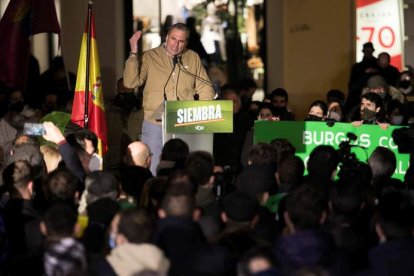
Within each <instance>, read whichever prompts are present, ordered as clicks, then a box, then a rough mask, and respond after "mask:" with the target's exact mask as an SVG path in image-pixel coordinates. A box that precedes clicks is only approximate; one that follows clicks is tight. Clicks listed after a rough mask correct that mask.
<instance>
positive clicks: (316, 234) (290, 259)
mask: <svg viewBox="0 0 414 276" xmlns="http://www.w3.org/2000/svg"><path fill="white" fill-rule="evenodd" d="M275 255H276V262H277V264H278V267H279V268H280V269H281V272H282V273H283V275H291V274H292V273H293V272H295V271H296V270H298V269H299V268H302V267H310V266H315V265H318V266H321V267H323V268H325V269H327V270H328V271H329V272H330V275H349V268H348V266H347V264H346V262H345V261H344V258H342V256H341V255H340V253H339V251H338V250H337V249H336V247H335V243H334V240H333V238H332V236H331V235H329V233H327V232H325V231H323V230H320V229H313V230H301V231H297V232H295V233H294V234H291V235H288V236H282V237H281V238H280V239H279V240H278V241H277V242H276V249H275Z"/></svg>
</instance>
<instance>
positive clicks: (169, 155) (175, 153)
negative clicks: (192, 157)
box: [161, 138, 190, 162]
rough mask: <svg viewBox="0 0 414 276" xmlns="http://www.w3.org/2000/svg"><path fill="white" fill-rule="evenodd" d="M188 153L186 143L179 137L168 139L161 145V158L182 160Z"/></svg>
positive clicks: (188, 149)
mask: <svg viewBox="0 0 414 276" xmlns="http://www.w3.org/2000/svg"><path fill="white" fill-rule="evenodd" d="M189 153H190V148H189V147H188V144H187V143H186V142H185V141H184V140H182V139H180V138H174V139H170V140H168V141H167V142H166V143H165V144H164V146H163V147H162V152H161V160H168V161H175V162H184V160H185V159H186V158H187V156H188V154H189Z"/></svg>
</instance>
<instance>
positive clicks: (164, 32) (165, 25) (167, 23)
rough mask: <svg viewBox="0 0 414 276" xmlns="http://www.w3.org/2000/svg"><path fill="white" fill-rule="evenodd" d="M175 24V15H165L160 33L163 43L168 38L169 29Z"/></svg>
mask: <svg viewBox="0 0 414 276" xmlns="http://www.w3.org/2000/svg"><path fill="white" fill-rule="evenodd" d="M172 24H173V16H172V15H171V14H169V15H167V16H166V17H165V20H164V23H163V24H162V27H161V31H160V35H161V43H164V42H165V39H166V38H167V34H168V31H169V29H170V27H171V26H172Z"/></svg>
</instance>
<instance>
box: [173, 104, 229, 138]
mask: <svg viewBox="0 0 414 276" xmlns="http://www.w3.org/2000/svg"><path fill="white" fill-rule="evenodd" d="M165 115H166V116H165V117H166V120H165V123H166V132H167V133H187V134H190V133H191V134H195V133H197V134H206V133H231V132H233V101H167V102H166V104H165Z"/></svg>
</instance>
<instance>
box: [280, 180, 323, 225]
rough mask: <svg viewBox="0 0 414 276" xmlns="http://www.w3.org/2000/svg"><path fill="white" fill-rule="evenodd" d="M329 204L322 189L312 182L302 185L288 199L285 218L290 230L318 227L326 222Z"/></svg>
mask: <svg viewBox="0 0 414 276" xmlns="http://www.w3.org/2000/svg"><path fill="white" fill-rule="evenodd" d="M327 206H328V203H327V201H326V197H325V195H324V194H323V193H322V191H321V190H320V189H318V188H316V187H315V186H313V185H310V184H304V185H300V186H299V187H298V188H296V189H295V190H293V191H292V192H291V193H289V195H288V196H287V199H286V211H285V213H284V218H285V222H286V225H287V226H288V228H289V232H290V233H295V231H297V230H306V229H313V228H318V227H319V226H320V225H321V224H323V223H324V222H325V219H326V214H327Z"/></svg>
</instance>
